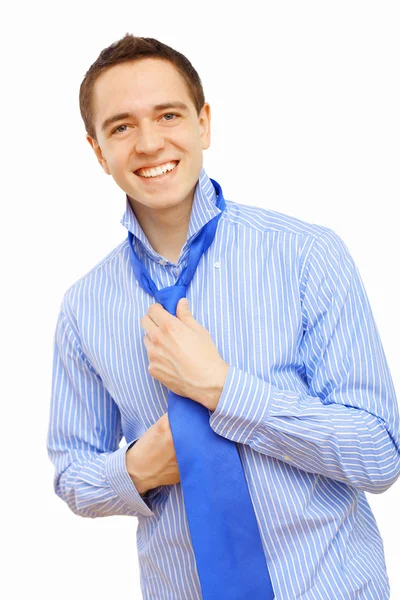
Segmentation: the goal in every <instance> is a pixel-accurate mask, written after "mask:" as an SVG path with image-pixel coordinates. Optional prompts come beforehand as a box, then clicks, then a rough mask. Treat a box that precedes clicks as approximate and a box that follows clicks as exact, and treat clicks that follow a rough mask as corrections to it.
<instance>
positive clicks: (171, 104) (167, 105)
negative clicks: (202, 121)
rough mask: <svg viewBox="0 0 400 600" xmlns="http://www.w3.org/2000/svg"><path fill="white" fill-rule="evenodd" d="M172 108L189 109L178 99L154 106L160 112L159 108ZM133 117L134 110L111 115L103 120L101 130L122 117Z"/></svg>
mask: <svg viewBox="0 0 400 600" xmlns="http://www.w3.org/2000/svg"><path fill="white" fill-rule="evenodd" d="M170 108H179V109H180V110H183V111H186V112H188V111H189V107H188V106H187V105H186V104H185V103H184V102H179V101H178V100H177V101H176V102H163V103H162V104H155V105H154V106H153V112H158V111H159V110H166V109H170ZM131 117H135V114H134V113H132V112H124V113H119V114H117V115H112V116H111V117H108V119H106V120H105V121H104V122H103V124H102V126H101V130H102V131H104V130H105V129H107V127H109V126H110V125H112V124H113V123H115V122H116V121H121V120H122V119H129V118H131Z"/></svg>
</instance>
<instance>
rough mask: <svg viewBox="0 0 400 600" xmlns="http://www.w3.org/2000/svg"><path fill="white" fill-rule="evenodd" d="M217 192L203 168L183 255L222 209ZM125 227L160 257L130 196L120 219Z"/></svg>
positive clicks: (151, 252) (154, 255)
mask: <svg viewBox="0 0 400 600" xmlns="http://www.w3.org/2000/svg"><path fill="white" fill-rule="evenodd" d="M216 199H217V194H216V192H215V189H214V186H213V184H212V181H211V179H210V178H209V177H208V175H207V174H206V172H205V170H204V169H202V170H201V173H200V177H199V179H198V182H197V184H196V187H195V192H194V198H193V204H192V212H191V214H190V222H189V229H188V233H187V237H186V242H185V244H184V246H183V248H182V252H181V255H183V254H184V252H185V250H186V249H187V247H188V246H189V245H190V243H191V241H192V240H193V239H194V238H195V236H196V235H197V234H198V233H199V232H200V230H201V229H202V227H204V225H205V224H206V223H208V222H209V221H211V219H213V218H214V217H215V216H216V215H218V214H219V213H220V212H221V211H220V209H219V208H218V207H217V206H216ZM120 222H121V223H122V225H123V226H124V227H126V229H127V230H128V231H130V232H131V233H133V235H134V236H135V237H136V238H137V239H138V240H140V241H141V242H142V244H143V246H144V247H145V248H146V249H147V251H148V253H149V254H150V256H153V257H154V258H159V256H160V255H159V254H158V253H157V252H155V250H154V248H153V247H152V246H151V244H150V242H149V240H148V239H147V237H146V235H145V233H144V231H143V229H142V228H141V226H140V224H139V221H138V220H137V218H136V215H135V213H134V211H133V209H132V207H131V205H130V203H129V200H128V196H127V197H126V208H125V212H124V214H123V216H122V219H121V221H120Z"/></svg>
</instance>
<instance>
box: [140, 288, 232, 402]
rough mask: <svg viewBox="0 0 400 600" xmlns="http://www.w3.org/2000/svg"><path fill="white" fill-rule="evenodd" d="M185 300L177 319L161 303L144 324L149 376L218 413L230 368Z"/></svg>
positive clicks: (178, 308)
mask: <svg viewBox="0 0 400 600" xmlns="http://www.w3.org/2000/svg"><path fill="white" fill-rule="evenodd" d="M185 301H186V302H187V300H186V298H182V299H181V300H180V301H179V302H178V306H177V308H176V317H174V316H173V315H172V314H171V313H169V312H168V311H167V310H165V309H164V307H163V306H161V304H159V303H158V302H156V303H154V304H152V305H151V306H150V308H149V310H148V312H147V315H145V316H144V317H143V318H142V319H141V321H140V325H141V327H142V328H143V329H144V330H145V332H146V335H145V336H144V345H145V346H146V350H147V355H148V358H149V366H148V370H149V373H150V375H152V377H154V378H155V379H157V380H158V381H161V383H163V384H164V385H165V386H166V387H167V388H168V389H169V390H171V391H172V392H174V393H175V394H178V395H180V396H184V397H187V398H191V399H192V400H195V401H196V402H199V403H200V404H202V405H203V406H205V407H206V408H208V409H209V410H215V409H216V407H217V404H218V400H219V398H220V395H221V392H222V389H223V387H224V384H225V381H226V377H227V374H228V369H229V365H228V364H227V363H226V362H225V361H224V360H223V358H221V356H220V355H219V353H218V350H217V348H216V347H215V344H214V342H213V341H212V339H211V336H210V334H209V332H208V331H207V329H205V328H204V327H203V326H202V325H200V323H198V322H197V321H196V319H195V318H194V317H193V315H192V313H191V311H190V307H189V304H188V303H187V304H186V305H185Z"/></svg>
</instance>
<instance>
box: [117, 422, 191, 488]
mask: <svg viewBox="0 0 400 600" xmlns="http://www.w3.org/2000/svg"><path fill="white" fill-rule="evenodd" d="M125 456H126V466H127V470H128V473H129V475H130V476H131V478H132V480H133V483H134V484H135V487H136V489H137V490H138V492H139V494H142V495H143V494H144V493H145V492H147V490H150V489H152V488H155V487H157V486H159V485H173V484H175V483H179V481H180V474H179V468H178V463H177V461H176V454H175V447H174V442H173V439H172V433H171V428H170V425H169V419H168V413H165V414H164V415H163V416H162V417H161V418H160V419H159V420H158V421H156V422H155V423H154V424H153V425H152V426H151V427H149V429H148V430H147V431H146V432H145V433H144V434H143V435H142V437H140V438H139V439H138V441H137V442H136V443H135V444H134V445H133V446H132V447H131V448H129V450H128V452H127V453H126V455H125Z"/></svg>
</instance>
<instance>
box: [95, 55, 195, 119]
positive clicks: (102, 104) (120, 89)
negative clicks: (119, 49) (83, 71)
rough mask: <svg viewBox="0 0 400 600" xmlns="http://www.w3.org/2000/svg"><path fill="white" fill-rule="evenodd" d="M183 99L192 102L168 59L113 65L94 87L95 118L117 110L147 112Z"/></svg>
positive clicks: (180, 76)
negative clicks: (153, 107) (150, 108)
mask: <svg viewBox="0 0 400 600" xmlns="http://www.w3.org/2000/svg"><path fill="white" fill-rule="evenodd" d="M176 100H181V101H182V102H185V103H186V104H188V105H189V106H193V109H194V104H193V101H192V100H191V97H190V94H189V90H188V87H187V84H186V81H185V80H184V78H183V77H182V75H181V74H180V73H179V71H178V70H177V69H176V67H175V66H174V65H173V64H172V63H171V62H169V61H166V60H161V59H158V58H144V59H140V60H136V61H131V62H126V63H122V64H120V65H115V66H113V67H110V68H109V69H107V70H106V71H104V72H103V73H101V75H100V76H99V77H98V78H97V80H96V82H95V84H94V87H93V96H92V103H93V112H94V116H95V120H96V121H97V122H99V121H100V120H102V119H104V118H106V117H107V116H108V114H111V113H114V112H121V113H122V112H130V111H131V112H134V113H135V114H138V115H140V114H145V113H146V111H148V109H149V107H151V106H153V105H156V104H162V103H164V102H171V101H176Z"/></svg>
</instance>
